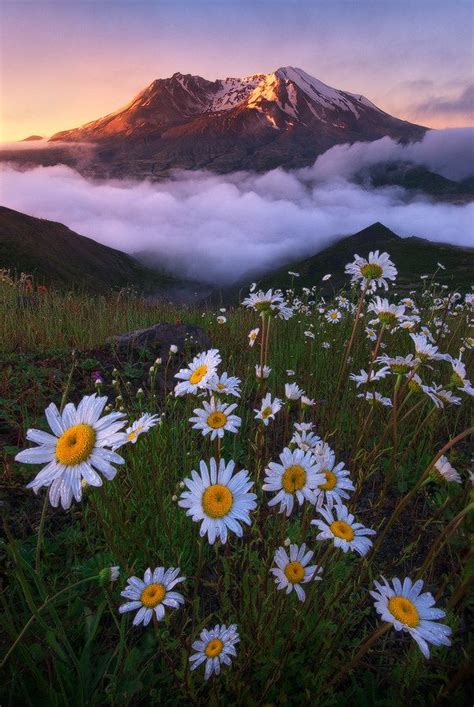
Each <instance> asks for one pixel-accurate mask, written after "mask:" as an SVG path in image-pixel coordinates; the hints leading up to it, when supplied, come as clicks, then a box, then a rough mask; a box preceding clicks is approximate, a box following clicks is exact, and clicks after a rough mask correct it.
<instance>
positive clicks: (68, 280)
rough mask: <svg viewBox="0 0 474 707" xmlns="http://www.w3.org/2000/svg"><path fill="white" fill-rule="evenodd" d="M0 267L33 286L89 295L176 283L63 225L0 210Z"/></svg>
mask: <svg viewBox="0 0 474 707" xmlns="http://www.w3.org/2000/svg"><path fill="white" fill-rule="evenodd" d="M0 268H8V269H10V270H12V271H16V272H18V273H20V272H26V273H28V274H30V275H33V276H34V277H35V278H36V279H37V280H38V282H40V283H45V284H46V285H54V286H56V287H60V288H67V289H70V288H72V287H79V288H83V289H86V290H89V291H91V292H104V291H106V290H109V289H110V288H115V287H125V286H128V285H133V286H134V287H136V288H137V289H138V290H140V291H144V292H158V291H159V290H160V289H161V288H166V287H168V286H172V285H175V284H176V282H177V281H176V280H174V279H173V278H172V277H171V276H169V275H166V274H163V273H160V272H156V271H154V270H149V269H148V268H146V267H144V266H143V265H141V264H140V263H138V262H137V261H136V260H135V259H134V258H132V257H130V256H129V255H126V254H125V253H122V252H121V251H119V250H115V248H109V247H108V246H105V245H101V244H100V243H97V242H96V241H94V240H92V239H91V238H86V237H85V236H81V235H79V234H78V233H75V232H74V231H71V230H70V229H69V228H67V227H66V226H64V225H63V224H62V223H56V222H55V221H47V220H46V219H39V218H35V217H33V216H27V215H26V214H22V213H20V212H18V211H13V210H12V209H7V208H5V207H3V206H0Z"/></svg>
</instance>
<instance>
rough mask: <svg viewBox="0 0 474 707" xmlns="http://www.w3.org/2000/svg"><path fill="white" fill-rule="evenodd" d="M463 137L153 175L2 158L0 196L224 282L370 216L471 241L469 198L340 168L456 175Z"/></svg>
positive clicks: (464, 149)
mask: <svg viewBox="0 0 474 707" xmlns="http://www.w3.org/2000/svg"><path fill="white" fill-rule="evenodd" d="M473 136H474V130H473V129H470V130H469V129H460V130H445V131H439V132H434V131H433V132H430V133H428V134H427V136H426V137H425V138H424V140H423V141H422V142H420V143H416V144H411V145H407V146H401V145H399V144H397V143H395V142H394V141H393V140H390V139H389V138H383V139H382V140H378V141H376V142H373V143H363V144H362V143H358V144H355V145H340V146H336V147H334V148H332V149H331V150H329V151H328V152H326V153H325V154H324V155H321V156H320V157H319V158H318V159H317V160H316V162H315V164H314V165H313V166H312V167H310V168H306V169H302V170H298V171H294V172H286V171H284V170H282V169H276V170H272V171H271V172H267V173H265V174H252V173H248V172H239V173H234V174H231V175H225V176H220V175H215V174H211V173H208V172H176V173H175V174H174V175H173V178H172V179H169V180H167V181H166V182H162V183H150V182H133V181H128V182H91V181H89V180H86V179H84V178H83V177H81V176H80V175H79V174H78V173H77V172H75V171H74V170H72V169H70V168H68V167H66V166H64V165H57V166H54V167H35V168H33V169H30V170H28V171H19V170H18V169H16V168H15V167H14V166H12V165H8V164H6V165H5V164H4V165H3V166H2V172H1V192H2V196H1V201H2V203H3V205H5V206H8V207H10V208H13V209H17V210H18V211H23V212H25V213H28V214H31V215H34V216H38V217H41V218H47V219H51V220H54V221H60V222H62V223H65V224H66V225H67V226H69V227H70V228H71V229H73V230H74V231H77V232H78V233H81V234H83V235H86V236H89V237H91V238H94V239H95V240H97V241H98V242H100V243H104V244H106V245H110V246H113V247H115V248H119V249H120V250H123V251H126V252H129V253H140V252H142V253H143V252H144V251H145V252H147V253H148V254H149V255H148V257H147V260H148V262H149V263H151V262H152V261H153V262H154V263H155V264H159V265H161V266H163V267H165V268H166V269H167V270H169V271H171V272H174V273H179V274H181V275H184V276H186V277H191V278H195V279H198V280H201V281H203V282H207V283H211V284H214V285H223V284H230V283H232V282H236V281H238V280H239V279H240V278H242V277H243V276H245V275H250V274H252V273H256V272H261V271H263V270H267V269H270V268H272V267H276V266H279V265H281V264H283V263H286V262H290V261H292V260H297V259H298V258H302V257H305V256H307V255H311V254H314V253H315V252H317V251H319V250H321V249H322V248H324V247H326V246H327V245H328V244H329V243H331V242H332V241H333V240H335V238H337V237H338V236H342V235H347V234H350V233H355V232H356V231H358V230H361V229H362V228H365V227H366V226H368V225H370V224H371V223H373V222H375V221H381V222H383V223H384V224H385V225H386V226H388V227H389V228H391V229H392V230H394V231H395V232H396V233H398V234H399V235H401V236H409V235H417V236H422V237H425V238H430V239H432V240H435V241H443V242H449V243H454V244H459V245H466V244H472V243H470V240H472V233H473V220H474V205H473V204H465V205H453V204H448V203H434V202H432V201H431V200H429V199H428V198H425V197H421V196H418V197H416V198H412V197H409V196H408V195H407V193H406V192H405V191H404V190H403V189H401V188H398V187H386V188H381V189H366V188H364V187H362V186H360V185H358V184H356V183H354V182H353V181H351V179H352V177H353V176H354V175H355V174H356V173H357V171H358V170H359V169H361V168H362V167H367V166H370V165H371V164H376V163H378V162H380V161H385V160H399V159H409V160H411V161H413V162H416V163H418V164H424V165H426V166H428V167H429V168H430V169H432V170H434V171H437V172H439V173H440V174H443V175H444V176H447V177H449V178H451V179H461V178H464V177H466V176H468V175H469V174H470V173H472V165H473V164H474V155H473V154H472V153H473V150H474V146H473V143H474V140H473ZM19 266H20V264H19Z"/></svg>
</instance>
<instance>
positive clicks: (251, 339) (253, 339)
mask: <svg viewBox="0 0 474 707" xmlns="http://www.w3.org/2000/svg"><path fill="white" fill-rule="evenodd" d="M259 332H260V327H257V328H256V329H251V330H250V331H249V333H248V340H249V346H253V345H254V344H255V342H256V340H257V336H258V335H259Z"/></svg>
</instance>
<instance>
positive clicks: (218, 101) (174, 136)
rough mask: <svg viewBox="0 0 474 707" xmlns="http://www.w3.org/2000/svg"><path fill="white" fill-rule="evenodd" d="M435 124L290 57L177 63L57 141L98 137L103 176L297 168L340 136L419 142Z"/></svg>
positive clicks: (97, 168)
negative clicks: (393, 109) (240, 63)
mask: <svg viewBox="0 0 474 707" xmlns="http://www.w3.org/2000/svg"><path fill="white" fill-rule="evenodd" d="M426 130H427V128H425V127H424V126H420V125H416V124H413V123H409V122H407V121H404V120H401V119H399V118H396V117H393V116H391V115H389V114H388V113H386V112H385V111H383V110H382V109H380V108H378V107H377V106H376V105H374V104H373V103H372V102H371V101H370V100H369V99H368V98H366V97H365V96H363V95H362V94H360V93H352V92H350V91H345V90H340V89H336V88H332V87H331V86H328V85H327V84H325V83H323V82H322V81H320V80H319V79H317V78H314V77H312V76H310V75H309V74H307V73H306V72H305V71H303V70H302V69H298V68H294V67H291V66H287V67H281V68H279V69H277V70H276V71H274V72H272V73H270V74H261V73H259V74H254V75H251V76H246V77H241V78H232V77H231V78H226V79H216V80H214V81H210V80H208V79H205V78H203V77H201V76H194V75H192V74H181V73H179V72H176V73H175V74H173V76H171V77H169V78H166V79H156V80H154V81H152V82H151V83H150V84H149V85H148V86H146V87H145V88H144V89H143V90H142V91H140V92H139V93H138V94H137V95H136V96H135V97H134V98H133V99H132V100H131V101H129V103H128V104H127V105H126V106H124V107H123V108H119V109H118V110H115V111H113V112H111V113H109V114H107V115H106V116H103V117H102V118H98V119H96V120H93V121H90V122H88V123H86V124H85V125H82V126H79V127H76V128H72V129H69V130H62V131H60V132H58V133H55V134H54V135H53V136H51V138H50V140H49V142H50V144H52V145H54V144H58V145H59V144H64V143H69V144H71V145H72V144H75V143H89V144H91V145H93V146H94V148H95V155H94V161H95V164H94V166H93V173H94V175H95V176H104V177H121V176H130V175H134V176H139V177H142V178H143V177H150V178H156V177H159V176H160V175H166V174H168V173H169V171H170V170H172V169H174V168H182V169H210V170H213V171H217V172H221V173H225V172H230V171H235V170H241V169H250V170H256V171H263V170H268V169H272V168H275V167H278V166H284V167H286V168H289V169H293V168H298V167H303V166H308V165H310V164H312V163H313V162H314V160H315V159H316V157H317V156H318V155H320V154H322V153H323V152H325V151H326V150H328V149H329V148H331V147H333V146H334V145H336V144H341V143H353V142H358V141H373V140H377V139H379V138H381V137H385V136H389V137H391V138H393V139H394V140H398V141H402V142H409V141H415V140H419V139H421V138H422V137H423V135H424V134H425V132H426Z"/></svg>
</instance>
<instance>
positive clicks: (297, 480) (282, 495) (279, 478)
mask: <svg viewBox="0 0 474 707" xmlns="http://www.w3.org/2000/svg"><path fill="white" fill-rule="evenodd" d="M280 461H281V464H278V463H277V462H270V464H269V465H268V467H267V468H266V469H265V480H264V484H263V487H262V488H263V490H264V491H270V492H271V493H275V494H276V495H275V496H274V497H273V498H272V499H271V500H270V501H269V502H268V505H269V506H274V505H276V504H277V503H279V504H280V509H279V513H286V515H287V516H289V515H290V514H291V512H292V510H293V504H294V499H295V498H296V500H297V501H298V503H299V505H300V506H301V504H302V503H303V502H304V501H305V500H306V501H309V502H310V503H312V504H314V503H316V494H315V491H314V489H315V488H316V487H317V486H318V485H319V484H320V483H323V482H324V480H325V477H324V475H323V474H320V473H318V470H317V466H316V462H315V459H314V457H313V455H312V454H311V452H304V451H303V450H302V449H294V450H293V451H292V450H290V449H288V448H285V449H284V450H283V452H282V453H281V454H280Z"/></svg>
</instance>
